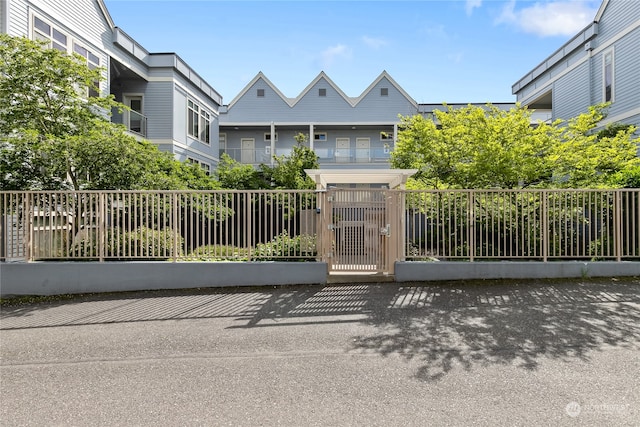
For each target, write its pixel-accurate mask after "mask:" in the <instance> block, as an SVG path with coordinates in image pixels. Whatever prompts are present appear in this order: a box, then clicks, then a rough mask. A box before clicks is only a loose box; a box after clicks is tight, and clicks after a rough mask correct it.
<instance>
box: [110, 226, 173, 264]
mask: <svg viewBox="0 0 640 427" xmlns="http://www.w3.org/2000/svg"><path fill="white" fill-rule="evenodd" d="M176 237H177V241H176ZM174 244H176V245H177V248H178V253H176V254H175V256H181V255H182V247H183V245H184V239H183V238H182V237H181V236H180V235H179V234H177V233H176V232H175V231H174V230H173V229H171V228H165V229H163V230H152V229H150V228H147V227H139V228H137V229H135V230H133V231H128V232H125V233H122V235H121V243H120V245H118V246H119V251H118V253H117V254H115V253H114V254H111V255H112V256H120V255H122V256H125V257H129V256H136V257H141V258H170V257H173V256H174Z"/></svg>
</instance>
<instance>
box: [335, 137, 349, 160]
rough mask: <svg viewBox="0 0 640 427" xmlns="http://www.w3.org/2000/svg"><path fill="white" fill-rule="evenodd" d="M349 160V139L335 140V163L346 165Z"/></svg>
mask: <svg viewBox="0 0 640 427" xmlns="http://www.w3.org/2000/svg"><path fill="white" fill-rule="evenodd" d="M350 159H351V139H350V138H336V163H348V162H349V161H350Z"/></svg>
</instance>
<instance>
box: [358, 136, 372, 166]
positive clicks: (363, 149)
mask: <svg viewBox="0 0 640 427" xmlns="http://www.w3.org/2000/svg"><path fill="white" fill-rule="evenodd" d="M370 145H371V140H370V139H369V138H356V162H357V163H369V162H370V161H371V156H370V155H369V147H370Z"/></svg>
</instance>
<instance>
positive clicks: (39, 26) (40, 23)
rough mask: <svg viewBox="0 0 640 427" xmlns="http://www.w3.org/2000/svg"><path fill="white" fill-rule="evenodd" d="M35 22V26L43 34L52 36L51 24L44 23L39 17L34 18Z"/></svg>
mask: <svg viewBox="0 0 640 427" xmlns="http://www.w3.org/2000/svg"><path fill="white" fill-rule="evenodd" d="M33 22H34V25H35V26H36V28H37V29H38V30H40V31H42V32H43V33H45V34H46V35H48V36H50V35H51V26H50V25H49V24H47V23H46V22H44V21H42V20H41V19H39V18H38V17H37V16H34V19H33Z"/></svg>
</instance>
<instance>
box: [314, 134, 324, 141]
mask: <svg viewBox="0 0 640 427" xmlns="http://www.w3.org/2000/svg"><path fill="white" fill-rule="evenodd" d="M313 140H314V141H315V142H325V141H326V140H327V133H326V132H314V134H313Z"/></svg>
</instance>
